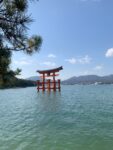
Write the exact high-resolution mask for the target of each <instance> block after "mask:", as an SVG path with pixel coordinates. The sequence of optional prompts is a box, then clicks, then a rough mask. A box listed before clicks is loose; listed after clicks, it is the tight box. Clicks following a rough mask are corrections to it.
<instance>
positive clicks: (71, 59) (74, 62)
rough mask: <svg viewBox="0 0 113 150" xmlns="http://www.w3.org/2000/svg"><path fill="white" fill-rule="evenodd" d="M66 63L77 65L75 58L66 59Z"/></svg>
mask: <svg viewBox="0 0 113 150" xmlns="http://www.w3.org/2000/svg"><path fill="white" fill-rule="evenodd" d="M65 61H67V62H69V63H70V64H76V63H77V60H76V59H75V58H70V59H66V60H65Z"/></svg>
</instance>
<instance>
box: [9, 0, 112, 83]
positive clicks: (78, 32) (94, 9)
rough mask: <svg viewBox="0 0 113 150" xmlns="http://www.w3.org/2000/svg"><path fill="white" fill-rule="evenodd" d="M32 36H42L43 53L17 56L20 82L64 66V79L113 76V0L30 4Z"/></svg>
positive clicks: (14, 58) (15, 62)
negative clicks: (38, 72) (84, 76)
mask: <svg viewBox="0 0 113 150" xmlns="http://www.w3.org/2000/svg"><path fill="white" fill-rule="evenodd" d="M28 14H31V17H32V18H33V20H34V22H33V23H31V24H30V26H29V31H28V34H29V35H34V34H35V35H41V37H42V39H43V44H42V46H41V49H40V52H39V53H35V54H33V55H32V56H28V55H27V54H25V53H24V52H14V53H13V56H12V64H11V68H12V69H13V70H15V69H16V68H21V69H22V73H21V76H20V78H27V77H30V76H36V75H38V74H37V73H36V70H44V69H51V68H56V67H59V66H63V68H64V69H63V70H62V71H61V73H60V78H61V79H63V80H64V79H67V78H70V77H72V76H79V75H89V74H93V75H94V74H95V75H101V76H103V75H108V74H113V67H112V66H113V0H39V1H38V2H33V3H30V6H29V10H28Z"/></svg>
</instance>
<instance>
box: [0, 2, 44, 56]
mask: <svg viewBox="0 0 113 150" xmlns="http://www.w3.org/2000/svg"><path fill="white" fill-rule="evenodd" d="M27 8H28V0H2V1H0V29H1V30H0V38H1V39H2V40H3V41H4V46H6V45H8V50H14V51H25V52H27V53H29V54H31V53H33V52H34V51H39V50H40V46H41V43H42V39H41V37H40V36H37V35H35V36H32V37H29V36H28V35H27V30H28V26H27V25H29V23H31V22H32V19H31V17H30V16H29V15H27ZM30 41H31V42H30Z"/></svg>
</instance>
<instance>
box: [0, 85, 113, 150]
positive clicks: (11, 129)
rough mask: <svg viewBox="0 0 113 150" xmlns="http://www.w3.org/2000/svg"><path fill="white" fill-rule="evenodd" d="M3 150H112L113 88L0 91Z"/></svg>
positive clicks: (1, 144)
mask: <svg viewBox="0 0 113 150" xmlns="http://www.w3.org/2000/svg"><path fill="white" fill-rule="evenodd" d="M0 150H113V85H98V86H94V85H89V86H82V85H81V86H78V85H75V86H62V92H61V93H59V92H56V93H53V92H52V93H50V94H49V93H46V92H45V93H42V92H40V93H38V94H37V92H36V88H25V89H10V90H1V91H0Z"/></svg>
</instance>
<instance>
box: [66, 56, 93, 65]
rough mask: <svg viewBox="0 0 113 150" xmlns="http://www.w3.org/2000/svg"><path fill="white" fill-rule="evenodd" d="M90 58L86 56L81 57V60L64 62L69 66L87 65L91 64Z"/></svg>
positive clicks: (73, 59)
mask: <svg viewBox="0 0 113 150" xmlns="http://www.w3.org/2000/svg"><path fill="white" fill-rule="evenodd" d="M91 60H92V59H91V57H89V56H88V55H86V56H84V57H81V58H70V59H66V60H65V61H67V62H69V63H70V64H77V63H78V64H89V63H90V62H91Z"/></svg>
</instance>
